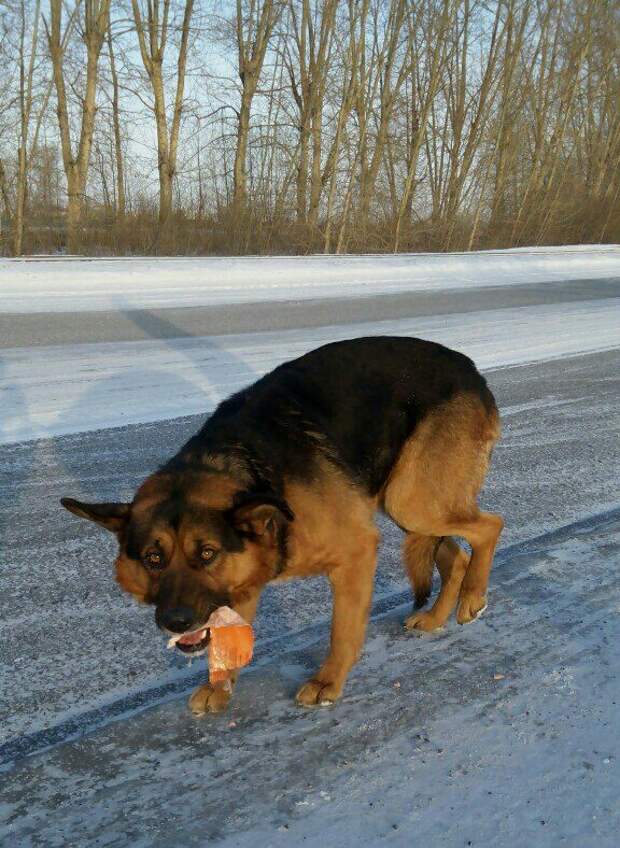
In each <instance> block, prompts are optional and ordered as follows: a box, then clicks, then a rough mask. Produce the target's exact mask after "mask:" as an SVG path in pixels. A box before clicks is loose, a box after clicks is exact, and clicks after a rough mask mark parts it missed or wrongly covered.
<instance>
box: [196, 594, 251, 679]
mask: <svg viewBox="0 0 620 848" xmlns="http://www.w3.org/2000/svg"><path fill="white" fill-rule="evenodd" d="M207 627H208V628H209V631H210V639H209V682H210V683H222V682H224V681H226V680H228V679H229V678H230V676H231V672H233V671H235V670H237V669H239V668H243V666H245V665H247V664H248V663H249V662H250V660H251V659H252V652H253V650H254V631H253V630H252V626H251V625H250V624H248V623H247V621H245V620H244V619H243V618H242V617H241V616H240V615H239V614H238V613H236V612H235V611H234V610H232V609H230V607H219V609H217V610H216V611H215V612H214V613H212V615H211V616H210V618H209V620H208V621H207Z"/></svg>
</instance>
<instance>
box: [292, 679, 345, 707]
mask: <svg viewBox="0 0 620 848" xmlns="http://www.w3.org/2000/svg"><path fill="white" fill-rule="evenodd" d="M341 694H342V687H341V686H336V685H335V684H334V683H329V682H327V683H326V682H325V681H323V680H316V679H314V678H313V679H312V680H309V681H308V682H307V683H304V685H303V686H302V687H301V689H300V690H299V692H298V693H297V695H296V698H295V700H296V701H297V703H298V704H300V705H301V706H302V707H328V706H329V705H330V704H333V703H334V701H337V700H338V698H339V697H340V695H341Z"/></svg>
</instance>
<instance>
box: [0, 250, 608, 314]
mask: <svg viewBox="0 0 620 848" xmlns="http://www.w3.org/2000/svg"><path fill="white" fill-rule="evenodd" d="M618 274H620V246H618V245H585V246H583V247H569V248H566V247H562V248H553V247H546V248H528V249H527V250H498V251H486V252H481V253H461V254H459V253H457V254H449V255H446V254H396V255H389V254H388V255H385V256H310V257H295V256H293V257H290V256H279V257H278V256H276V257H235V258H229V257H226V258H211V257H210V258H204V257H199V258H183V259H176V258H170V259H153V258H135V259H93V260H90V261H84V260H83V259H80V258H76V259H59V258H55V259H42V260H37V261H32V260H23V259H19V260H11V259H0V291H1V292H2V303H1V305H0V311H2V312H10V313H32V312H62V311H72V312H77V311H85V310H109V309H112V310H119V309H124V308H127V306H128V305H129V306H130V307H131V308H133V309H140V308H155V307H173V306H176V307H178V306H204V305H215V304H222V303H226V304H229V303H254V302H257V301H269V302H274V301H275V302H278V301H290V300H307V299H310V300H312V299H316V298H324V297H338V296H343V295H346V296H348V297H355V298H359V297H365V296H369V295H373V294H382V295H385V294H387V293H390V292H403V291H433V290H434V291H439V290H442V291H444V290H446V289H462V288H472V289H476V288H480V287H482V286H492V287H496V286H504V285H508V286H511V285H514V284H515V283H516V282H519V283H525V282H529V283H534V282H539V281H552V280H571V279H572V280H576V279H581V278H584V277H587V278H588V279H598V278H604V277H609V276H618Z"/></svg>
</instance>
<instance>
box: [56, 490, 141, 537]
mask: <svg viewBox="0 0 620 848" xmlns="http://www.w3.org/2000/svg"><path fill="white" fill-rule="evenodd" d="M60 503H61V504H62V505H63V506H64V508H65V509H68V510H69V512H72V513H73V514H74V515H77V516H79V517H80V518H87V519H88V520H89V521H94V522H95V524H99V526H100V527H105V529H106V530H111V531H112V533H118V532H120V531H121V530H122V529H123V527H124V526H125V524H126V523H127V519H128V518H129V513H130V511H131V505H130V504H127V503H96V504H87V503H82V502H81V501H75V500H73V498H61V499H60Z"/></svg>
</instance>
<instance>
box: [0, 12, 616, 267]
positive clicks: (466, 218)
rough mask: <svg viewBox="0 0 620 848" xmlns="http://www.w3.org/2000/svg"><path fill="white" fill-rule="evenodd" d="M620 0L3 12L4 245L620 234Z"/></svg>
mask: <svg viewBox="0 0 620 848" xmlns="http://www.w3.org/2000/svg"><path fill="white" fill-rule="evenodd" d="M619 107H620V5H619V4H618V2H617V0H322V2H321V0H236V2H234V1H233V0H66V1H65V2H63V0H9V2H3V3H0V253H1V254H3V255H8V256H11V255H21V254H28V253H55V252H59V251H62V252H66V253H88V254H99V255H108V254H112V255H114V254H122V255H131V254H145V253H156V254H190V255H193V254H211V253H212V254H224V253H227V254H231V253H232V254H247V253H323V252H325V253H344V252H392V251H394V252H396V251H429V250H430V251H448V250H451V251H459V250H463V251H467V250H472V249H481V248H496V247H509V246H515V245H516V246H518V245H540V244H571V243H583V242H613V241H616V242H617V241H620V108H619Z"/></svg>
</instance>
